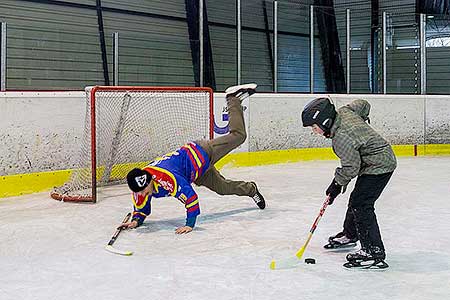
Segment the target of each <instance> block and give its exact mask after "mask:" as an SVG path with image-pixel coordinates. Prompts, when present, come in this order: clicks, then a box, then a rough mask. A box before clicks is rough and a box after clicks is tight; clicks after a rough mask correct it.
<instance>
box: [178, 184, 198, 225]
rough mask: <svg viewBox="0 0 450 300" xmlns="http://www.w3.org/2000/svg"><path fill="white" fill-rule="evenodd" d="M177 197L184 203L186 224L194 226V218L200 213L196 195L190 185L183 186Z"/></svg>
mask: <svg viewBox="0 0 450 300" xmlns="http://www.w3.org/2000/svg"><path fill="white" fill-rule="evenodd" d="M178 199H179V200H180V201H181V202H183V203H184V207H185V208H186V226H189V227H194V225H195V220H196V218H197V216H198V215H199V214H200V205H199V202H198V195H197V193H196V192H195V191H194V189H193V188H192V187H191V186H190V185H186V186H184V187H183V189H182V191H181V193H180V195H179V197H178Z"/></svg>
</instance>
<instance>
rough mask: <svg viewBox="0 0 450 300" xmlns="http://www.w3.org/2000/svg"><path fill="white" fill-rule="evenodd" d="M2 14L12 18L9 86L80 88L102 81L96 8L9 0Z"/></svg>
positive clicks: (8, 19)
mask: <svg viewBox="0 0 450 300" xmlns="http://www.w3.org/2000/svg"><path fill="white" fill-rule="evenodd" d="M77 2H83V1H77ZM84 2H85V3H86V2H88V1H84ZM89 2H92V1H89ZM94 2H95V1H94ZM0 14H1V17H0V20H1V21H3V22H7V24H8V27H7V28H8V34H7V37H8V40H7V42H8V44H7V45H8V50H7V54H8V60H7V70H8V71H7V83H8V85H7V87H8V89H80V88H81V87H83V86H86V85H92V84H99V83H102V82H103V73H102V60H101V55H100V51H99V43H98V26H97V17H96V12H95V10H87V9H82V8H76V7H71V8H66V7H63V6H58V5H49V4H38V3H33V2H26V1H8V0H6V1H1V2H0Z"/></svg>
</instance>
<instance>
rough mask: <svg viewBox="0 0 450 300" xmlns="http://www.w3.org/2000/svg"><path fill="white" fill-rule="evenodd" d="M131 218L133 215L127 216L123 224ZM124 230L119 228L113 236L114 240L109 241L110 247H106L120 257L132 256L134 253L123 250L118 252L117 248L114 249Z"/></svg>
mask: <svg viewBox="0 0 450 300" xmlns="http://www.w3.org/2000/svg"><path fill="white" fill-rule="evenodd" d="M130 217H131V213H128V214H127V215H126V216H125V219H123V221H122V224H123V223H126V222H128V220H129V219H130ZM122 230H123V227H122V226H119V227H117V229H116V232H115V233H114V235H113V236H112V238H111V239H110V240H109V242H108V245H106V247H105V250H106V251H109V252H112V253H115V254H119V255H126V256H129V255H132V254H133V252H132V251H122V250H118V249H116V248H114V247H113V246H112V245H113V244H114V242H115V241H116V239H117V237H118V236H119V234H120V232H121V231H122Z"/></svg>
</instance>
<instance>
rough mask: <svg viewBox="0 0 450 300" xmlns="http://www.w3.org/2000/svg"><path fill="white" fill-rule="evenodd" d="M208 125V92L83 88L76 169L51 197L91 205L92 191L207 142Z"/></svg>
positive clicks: (210, 104) (210, 107) (210, 122)
mask: <svg viewBox="0 0 450 300" xmlns="http://www.w3.org/2000/svg"><path fill="white" fill-rule="evenodd" d="M213 124H214V121H213V92H212V90H211V89H210V88H195V87H129V86H96V87H88V88H86V119H85V127H84V134H83V140H82V141H81V149H80V156H79V160H78V165H77V166H76V167H75V168H74V169H73V170H71V175H70V179H69V180H68V181H67V182H66V183H65V184H64V185H63V186H61V187H57V188H55V189H54V190H53V192H52V193H51V197H52V198H53V199H56V200H62V201H69V202H94V203H95V202H96V201H97V200H98V199H97V187H100V186H105V185H110V184H118V183H124V182H125V181H126V180H125V179H126V175H127V173H128V172H129V171H130V170H131V169H132V168H135V167H144V166H145V165H146V164H148V163H149V162H150V161H151V160H153V159H154V158H156V157H159V156H161V155H163V154H166V153H168V152H170V151H174V150H175V149H176V148H178V147H180V146H182V145H183V144H185V143H187V142H189V141H193V140H199V139H210V138H212V135H213Z"/></svg>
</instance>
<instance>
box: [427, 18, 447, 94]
mask: <svg viewBox="0 0 450 300" xmlns="http://www.w3.org/2000/svg"><path fill="white" fill-rule="evenodd" d="M426 40H427V41H426V42H427V44H428V45H427V93H430V94H450V84H449V83H450V71H449V70H450V17H449V16H442V15H436V16H429V18H428V19H427V38H426Z"/></svg>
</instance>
